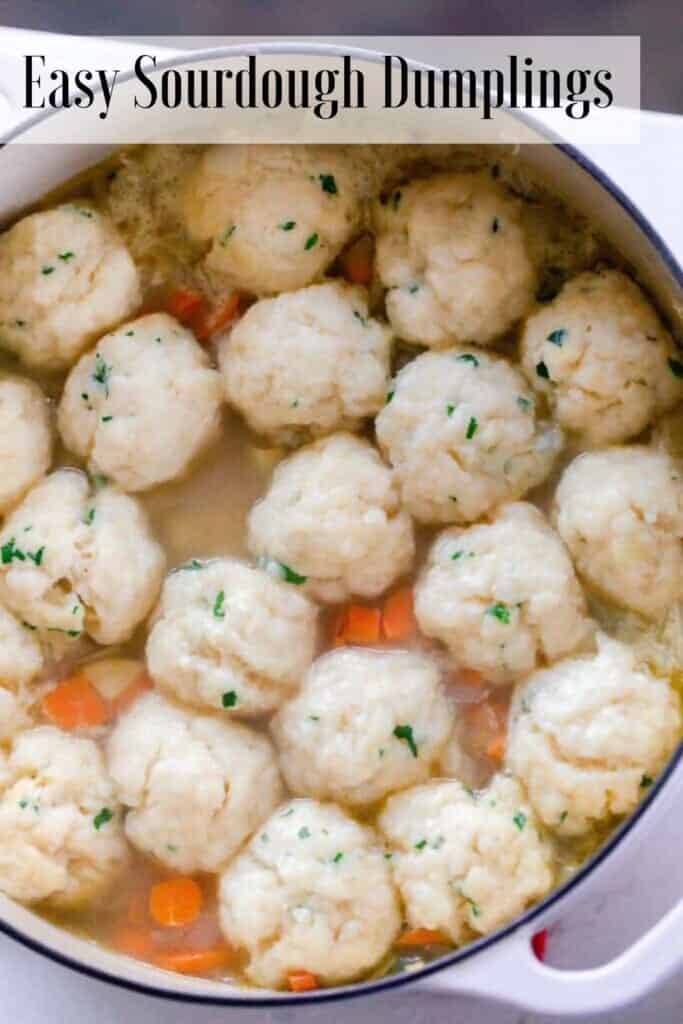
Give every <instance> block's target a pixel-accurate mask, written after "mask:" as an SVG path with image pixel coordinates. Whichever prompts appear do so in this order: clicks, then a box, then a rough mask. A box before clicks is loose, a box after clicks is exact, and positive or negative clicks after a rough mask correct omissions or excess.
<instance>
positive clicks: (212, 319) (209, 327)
mask: <svg viewBox="0 0 683 1024" xmlns="http://www.w3.org/2000/svg"><path fill="white" fill-rule="evenodd" d="M239 307H240V293H239V292H232V293H231V294H230V295H229V296H228V298H227V299H226V300H225V302H223V303H221V305H220V306H216V307H215V308H214V309H211V310H208V311H203V310H200V312H199V315H198V316H196V317H195V319H194V322H193V326H194V333H195V334H196V336H197V340H198V341H206V339H207V338H210V337H211V335H212V334H218V332H219V331H222V330H223V328H224V327H227V326H228V324H229V323H230V322H231V321H232V320H234V319H235V317H236V316H237V314H238V312H239Z"/></svg>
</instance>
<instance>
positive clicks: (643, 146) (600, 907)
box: [0, 30, 683, 1024]
mask: <svg viewBox="0 0 683 1024" xmlns="http://www.w3.org/2000/svg"><path fill="white" fill-rule="evenodd" d="M0 31H1V30H0ZM22 35H23V33H22ZM1 41H2V40H0V42H1ZM4 42H5V43H7V37H6V36H5V39H4ZM43 52H44V51H43ZM1 59H2V46H1V45H0V63H1ZM625 116H628V115H625ZM2 127H3V123H2V110H1V109H0V128H2ZM589 155H591V156H592V157H593V159H594V160H595V161H596V162H597V163H598V164H599V165H600V166H602V167H603V168H604V169H605V170H606V171H607V172H608V173H609V174H610V175H611V176H612V177H613V179H614V180H615V181H616V182H617V183H618V184H619V185H620V186H621V187H622V188H623V190H624V191H625V192H626V193H627V194H628V195H629V196H630V197H631V198H632V199H633V200H634V201H635V202H636V204H637V205H638V206H640V208H641V210H642V211H643V212H644V213H645V215H646V216H647V217H648V218H649V219H650V221H651V222H652V223H653V224H654V226H655V227H656V228H657V230H658V231H659V232H660V234H661V235H662V236H663V237H664V239H665V241H666V242H667V243H668V245H669V246H670V248H671V249H672V250H673V251H674V253H675V255H676V256H677V257H678V259H679V261H681V262H683V204H682V203H681V199H680V176H681V169H682V168H683V118H677V117H674V116H672V115H661V114H649V115H646V116H645V117H644V118H643V123H642V133H641V143H640V145H639V146H632V147H631V146H614V147H608V146H601V147H592V148H591V149H590V150H589ZM682 851H683V814H682V815H679V816H674V815H669V816H667V817H666V818H665V820H661V821H660V822H659V827H658V829H657V830H656V831H655V832H654V833H653V836H652V838H650V839H648V840H647V842H646V843H645V844H643V845H642V846H640V847H639V848H638V849H636V850H635V851H634V855H633V857H632V858H631V861H630V862H629V863H628V864H627V865H626V866H625V867H624V866H622V868H621V871H620V873H619V875H618V877H615V878H613V879H612V880H611V882H610V884H609V885H607V886H606V887H605V890H604V892H603V894H602V895H601V897H599V898H598V899H597V900H596V899H594V898H593V899H591V900H590V902H588V901H587V900H584V901H583V902H582V903H581V902H580V903H578V904H577V905H576V906H575V907H574V908H573V909H572V911H571V913H570V914H569V915H568V916H566V917H565V918H564V919H562V920H561V921H559V922H558V923H557V924H556V925H555V926H554V927H553V929H552V930H551V935H550V944H549V951H550V959H551V961H552V962H554V963H557V964H561V965H563V966H567V967H587V966H591V965H595V964H599V963H603V962H605V961H607V960H609V959H610V958H611V957H612V956H614V955H615V954H616V953H618V952H620V951H621V950H622V949H624V948H625V947H626V946H628V945H629V943H630V942H632V941H633V939H635V938H636V937H637V936H638V935H640V934H642V933H643V932H644V931H645V930H646V929H647V927H648V926H649V925H651V924H652V923H654V922H655V921H656V920H657V919H658V918H659V917H660V916H661V914H662V913H663V912H664V911H665V910H666V909H668V907H670V906H672V905H673V904H674V903H675V902H676V901H677V900H678V899H679V898H680V897H681V895H682V894H683V856H682V855H681V854H682ZM680 941H681V943H683V936H681V937H680ZM555 1019H556V1020H557V1018H555ZM238 1020H239V1021H240V1022H243V1021H244V1022H246V1024H249V1021H254V1022H257V1021H258V1022H259V1024H261V1022H263V1024H270V1022H272V1024H285V1022H286V1024H290V1022H291V1024H299V1022H302V1024H304V1022H305V1024H379V1022H381V1024H384V1022H385V1021H387V1022H388V1021H389V1020H391V1022H392V1024H423V1022H424V1024H441V1022H444V1024H446V1022H448V1024H475V1022H476V1024H532V1022H533V1024H546V1021H547V1020H548V1018H545V1017H534V1016H529V1015H528V1014H524V1013H520V1012H519V1011H515V1010H511V1009H508V1008H505V1007H502V1006H493V1005H491V1004H489V1003H486V1002H484V1001H482V1000H473V999H463V998H453V997H450V998H448V997H444V996H427V995H426V994H425V993H422V992H419V990H418V989H417V988H415V989H410V988H406V989H403V990H401V991H399V992H398V993H396V994H393V995H390V996H386V997H376V998H374V999H372V1000H365V1001H360V1000H353V1001H351V1002H349V1003H335V1004H330V1005H328V1006H321V1007H319V1008H311V1009H309V1010H306V1011H305V1012H297V1011H289V1012H288V1011H267V1010H248V1011H247V1010H235V1009H226V1008H210V1007H209V1008H199V1007H192V1006H187V1005H179V1004H171V1003H168V1002H162V1001H158V1000H156V999H151V998H147V997H143V996H139V995H136V994H133V993H129V992H125V991H122V990H118V989H115V988H112V987H110V986H106V985H104V984H102V983H100V982H97V981H92V980H90V979H87V978H83V977H80V976H78V975H76V974H73V973H71V972H68V971H67V970H65V969H64V968H62V967H60V966H58V965H56V964H54V963H52V962H50V961H48V960H46V959H44V958H42V957H39V956H38V955H37V954H35V953H32V952H29V951H28V950H25V949H23V948H22V947H20V946H19V945H17V944H15V943H14V942H12V941H10V940H8V939H6V938H4V937H2V936H0V1024H58V1022H59V1024H62V1022H69V1024H86V1022H87V1024H91V1022H92V1024H95V1022H96V1024H124V1022H125V1024H152V1022H155V1024H156V1022H158V1021H163V1024H218V1022H220V1024H235V1022H237V1021H238ZM602 1020H603V1021H604V1022H605V1024H650V1022H653V1024H654V1022H656V1024H681V1022H682V1021H683V975H682V976H679V977H677V978H672V979H671V980H670V981H669V982H668V983H667V984H666V985H665V986H663V987H662V988H660V989H659V990H658V991H657V992H655V993H653V994H651V995H650V996H648V997H647V998H646V999H645V1000H643V1001H642V1002H641V1003H639V1004H638V1005H636V1006H633V1007H631V1008H629V1009H628V1010H625V1011H619V1012H618V1013H615V1014H610V1015H608V1016H607V1017H604V1018H602Z"/></svg>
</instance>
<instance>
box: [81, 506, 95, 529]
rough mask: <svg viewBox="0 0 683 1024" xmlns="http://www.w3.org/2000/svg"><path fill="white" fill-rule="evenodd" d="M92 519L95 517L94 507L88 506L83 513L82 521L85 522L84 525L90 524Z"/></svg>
mask: <svg viewBox="0 0 683 1024" xmlns="http://www.w3.org/2000/svg"><path fill="white" fill-rule="evenodd" d="M94 519H95V509H94V507H93V508H89V509H88V511H87V512H86V513H85V516H84V517H83V522H84V523H85V525H86V526H92V524H93V520H94Z"/></svg>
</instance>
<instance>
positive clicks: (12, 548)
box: [0, 537, 26, 565]
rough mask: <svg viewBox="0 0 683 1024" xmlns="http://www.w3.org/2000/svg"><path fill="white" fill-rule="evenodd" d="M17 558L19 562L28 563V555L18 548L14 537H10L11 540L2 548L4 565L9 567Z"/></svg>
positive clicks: (0, 549) (0, 556)
mask: <svg viewBox="0 0 683 1024" xmlns="http://www.w3.org/2000/svg"><path fill="white" fill-rule="evenodd" d="M15 558H16V559H17V561H19V562H25V561H26V555H25V554H24V552H23V551H22V550H21V549H20V548H18V547H17V546H16V542H15V539H14V537H10V539H9V540H8V541H6V542H5V543H4V544H3V545H2V546H1V547H0V559H1V560H2V564H3V565H9V564H10V562H13V561H14V559H15Z"/></svg>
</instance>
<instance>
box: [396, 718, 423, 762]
mask: <svg viewBox="0 0 683 1024" xmlns="http://www.w3.org/2000/svg"><path fill="white" fill-rule="evenodd" d="M394 736H395V737H396V739H397V740H403V741H404V743H407V744H408V747H409V748H410V753H411V754H412V755H413V757H417V744H416V743H415V740H414V739H413V727H412V725H397V726H396V728H395V729H394Z"/></svg>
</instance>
